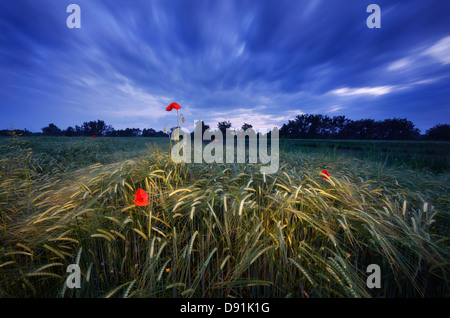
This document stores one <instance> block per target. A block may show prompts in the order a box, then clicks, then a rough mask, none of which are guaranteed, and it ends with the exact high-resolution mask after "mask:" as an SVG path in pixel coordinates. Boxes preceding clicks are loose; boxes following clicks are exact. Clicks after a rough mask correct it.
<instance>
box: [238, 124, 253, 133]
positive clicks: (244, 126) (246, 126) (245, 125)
mask: <svg viewBox="0 0 450 318" xmlns="http://www.w3.org/2000/svg"><path fill="white" fill-rule="evenodd" d="M241 128H242V130H244V131H245V130H247V129H249V128H253V125H250V124H247V123H244V124H243V125H242V127H241Z"/></svg>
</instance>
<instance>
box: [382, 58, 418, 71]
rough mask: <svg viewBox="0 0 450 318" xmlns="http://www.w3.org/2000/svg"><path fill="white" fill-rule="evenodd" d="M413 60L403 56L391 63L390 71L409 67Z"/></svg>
mask: <svg viewBox="0 0 450 318" xmlns="http://www.w3.org/2000/svg"><path fill="white" fill-rule="evenodd" d="M411 62H412V60H411V59H409V58H402V59H400V60H397V61H395V62H393V63H391V64H389V66H388V70H389V71H397V70H400V69H403V68H405V67H407V66H408V65H410V64H411Z"/></svg>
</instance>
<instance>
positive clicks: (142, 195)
mask: <svg viewBox="0 0 450 318" xmlns="http://www.w3.org/2000/svg"><path fill="white" fill-rule="evenodd" d="M134 196H135V197H136V199H135V200H134V204H136V205H137V206H146V205H148V194H147V192H145V191H144V190H142V189H141V188H139V189H138V190H137V191H136V193H135V195H134Z"/></svg>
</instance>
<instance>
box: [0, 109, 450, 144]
mask: <svg viewBox="0 0 450 318" xmlns="http://www.w3.org/2000/svg"><path fill="white" fill-rule="evenodd" d="M201 125H202V132H204V131H205V130H207V129H209V128H210V126H209V125H206V124H205V123H204V122H203V121H201ZM231 127H232V124H231V122H230V121H222V122H219V123H217V128H218V129H219V130H221V131H222V134H225V130H226V129H227V128H231ZM175 128H176V127H172V128H171V129H170V130H171V131H172V130H173V129H175ZM248 128H252V125H251V124H248V123H244V125H242V127H241V129H243V130H246V129H248ZM15 131H16V132H17V133H20V134H22V135H24V136H33V135H45V136H67V137H77V136H88V137H90V136H96V137H97V136H98V137H100V136H105V137H137V136H142V137H168V134H167V133H166V132H164V131H156V130H155V129H153V128H146V129H143V130H141V129H139V128H126V129H119V130H116V129H114V128H113V127H112V126H111V125H107V124H106V123H105V122H104V121H103V120H97V121H89V122H84V123H83V124H82V125H81V126H78V125H76V126H75V127H71V126H69V127H67V129H64V130H62V129H60V128H58V127H57V126H56V125H55V124H53V123H51V124H49V125H48V126H46V127H43V128H42V133H32V132H30V131H28V130H26V129H25V130H15ZM9 132H10V130H7V129H4V130H0V136H7V135H9ZM280 138H293V139H356V140H358V139H359V140H361V139H363V140H450V125H448V124H438V125H436V126H434V127H432V128H430V129H428V130H427V131H426V133H425V134H424V135H421V134H420V131H419V129H417V128H416V127H415V126H414V124H413V123H412V122H411V121H409V120H407V119H406V118H392V119H385V120H378V121H376V120H373V119H360V120H352V119H349V118H346V117H345V116H334V117H329V116H327V115H320V114H302V115H298V116H296V117H295V118H294V119H292V120H289V121H288V122H287V123H285V124H283V126H282V127H281V129H280Z"/></svg>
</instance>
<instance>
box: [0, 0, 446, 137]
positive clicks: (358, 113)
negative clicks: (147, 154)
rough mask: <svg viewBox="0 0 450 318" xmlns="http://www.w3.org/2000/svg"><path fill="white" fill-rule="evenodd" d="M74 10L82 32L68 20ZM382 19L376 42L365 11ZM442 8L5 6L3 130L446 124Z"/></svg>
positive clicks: (238, 0)
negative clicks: (300, 119)
mask: <svg viewBox="0 0 450 318" xmlns="http://www.w3.org/2000/svg"><path fill="white" fill-rule="evenodd" d="M71 3H76V4H78V5H79V6H80V7H81V29H69V28H67V26H66V19H67V17H68V15H69V13H66V8H67V6H68V5H69V4H71ZM371 3H375V4H378V5H379V6H380V7H381V29H369V28H367V26H366V19H367V17H368V15H369V14H368V13H366V8H367V6H368V5H369V4H371ZM449 16H450V1H448V0H440V1H437V0H426V1H419V0H411V1H399V0H389V1H386V0H315V1H314V0H310V1H300V0H289V1H280V0H276V1H269V0H249V1H245V0H212V1H203V0H177V1H175V0H164V1H150V0H147V1H144V0H142V1H138V0H109V1H106V0H104V1H98V0H89V1H86V0H71V1H63V0H58V1H56V0H0V30H1V32H0V129H4V128H8V127H9V126H10V124H13V125H14V128H27V129H29V130H32V131H40V129H41V128H42V127H44V126H46V125H48V124H49V123H51V122H53V123H55V124H56V125H57V126H58V127H60V128H64V129H65V128H67V126H69V125H71V126H74V125H76V124H81V123H82V122H83V121H89V120H97V119H102V120H105V121H106V123H108V124H111V125H113V127H114V128H116V129H121V128H125V127H136V128H141V129H142V128H148V127H153V128H156V129H158V130H159V129H162V128H163V127H164V125H165V124H167V125H168V126H174V125H175V124H176V116H175V114H174V113H169V112H166V111H165V107H166V106H167V105H168V104H170V103H171V102H177V103H179V104H180V105H181V106H182V113H183V114H184V116H185V118H186V124H185V126H186V127H191V126H192V125H193V121H194V120H197V119H203V120H205V122H207V123H209V124H211V125H213V126H216V123H217V121H219V120H228V119H229V120H231V122H232V123H233V126H235V127H239V126H241V125H242V124H243V122H244V121H245V122H248V123H251V124H253V125H254V127H255V128H269V127H273V126H279V127H280V126H281V124H282V123H284V122H287V120H288V119H292V118H293V117H294V116H295V115H298V114H301V113H321V114H328V115H329V116H334V115H346V116H347V117H349V118H352V119H361V118H373V119H385V118H393V117H401V118H404V117H406V118H408V119H409V120H411V121H413V122H414V123H415V124H416V126H417V127H418V128H419V129H421V130H422V132H425V130H426V129H429V128H430V127H432V126H434V125H436V124H438V123H449V118H450V18H449Z"/></svg>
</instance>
